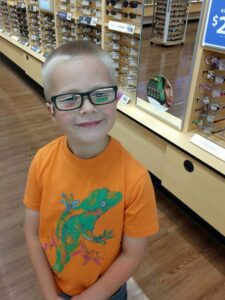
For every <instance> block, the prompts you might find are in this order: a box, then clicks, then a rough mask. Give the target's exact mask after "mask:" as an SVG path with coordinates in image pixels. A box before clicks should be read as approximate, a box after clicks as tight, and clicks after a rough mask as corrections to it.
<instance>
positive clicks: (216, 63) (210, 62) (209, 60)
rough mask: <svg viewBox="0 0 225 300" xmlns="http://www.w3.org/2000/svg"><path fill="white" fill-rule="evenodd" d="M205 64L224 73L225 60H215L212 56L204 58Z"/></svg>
mask: <svg viewBox="0 0 225 300" xmlns="http://www.w3.org/2000/svg"><path fill="white" fill-rule="evenodd" d="M205 61H206V64H207V65H210V66H213V67H214V68H215V69H218V70H220V71H225V59H222V58H217V57H214V56H206V60H205Z"/></svg>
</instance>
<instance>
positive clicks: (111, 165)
mask: <svg viewBox="0 0 225 300" xmlns="http://www.w3.org/2000/svg"><path fill="white" fill-rule="evenodd" d="M43 78H44V91H45V96H46V99H47V104H46V105H47V108H48V111H49V113H50V116H51V118H52V120H53V122H55V123H56V124H57V125H58V126H59V127H60V128H61V129H62V131H63V132H64V133H65V136H62V137H60V138H58V139H56V140H54V141H53V142H51V143H49V144H48V145H46V146H45V147H43V148H41V149H40V150H39V151H38V152H37V154H36V155H35V157H34V159H33V161H32V163H31V166H30V170H29V174H28V179H27V186H26V190H25V196H24V203H25V206H26V212H25V236H26V241H27V246H28V251H29V255H30V258H31V262H32V264H33V266H34V270H35V272H36V275H37V278H38V281H39V284H40V287H41V290H42V293H43V296H44V299H46V300H62V299H72V300H106V299H116V300H123V299H127V291H126V284H125V282H126V281H127V280H128V278H129V277H131V276H132V275H133V273H134V272H135V270H136V269H137V267H138V266H139V265H140V263H141V261H142V259H143V255H144V252H145V249H146V245H147V240H148V236H150V235H152V234H154V233H156V232H157V230H158V222H157V216H156V206H155V198H154V192H153V188H152V184H151V181H150V178H149V174H148V172H147V170H145V169H144V168H143V167H142V166H141V165H140V164H139V163H138V162H137V161H136V160H135V159H134V158H133V157H132V156H131V155H130V154H129V153H128V152H127V151H126V150H125V149H124V148H123V147H122V146H121V144H120V143H119V142H118V141H116V140H115V139H114V138H112V137H110V136H109V135H108V133H109V131H110V130H111V128H112V127H113V125H114V122H115V118H116V104H117V86H116V81H115V75H114V69H113V64H112V61H111V58H110V56H109V55H108V54H107V53H105V52H104V51H103V50H102V49H101V48H100V47H98V46H95V45H94V44H92V43H90V42H87V41H75V42H70V43H68V44H65V45H63V46H61V47H59V48H57V49H56V50H55V51H53V53H52V54H51V55H50V56H49V57H48V58H47V60H46V62H45V64H44V67H43Z"/></svg>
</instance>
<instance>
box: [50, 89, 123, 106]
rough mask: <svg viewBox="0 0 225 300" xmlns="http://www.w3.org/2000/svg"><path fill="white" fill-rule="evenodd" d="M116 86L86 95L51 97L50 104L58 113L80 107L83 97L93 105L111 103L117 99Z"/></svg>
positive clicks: (69, 94) (74, 94)
mask: <svg viewBox="0 0 225 300" xmlns="http://www.w3.org/2000/svg"><path fill="white" fill-rule="evenodd" d="M117 90H118V87H117V86H110V87H104V88H99V89H95V90H92V91H89V92H86V93H66V94H61V95H56V96H52V97H51V102H52V103H53V104H54V106H55V107H56V109H58V110H60V111H70V110H74V109H78V108H80V107H82V105H83V103H84V100H85V99H84V97H85V96H86V97H88V99H89V101H90V102H91V103H92V104H93V105H105V104H109V103H112V102H114V101H115V100H116V97H117Z"/></svg>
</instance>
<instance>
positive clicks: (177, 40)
mask: <svg viewBox="0 0 225 300" xmlns="http://www.w3.org/2000/svg"><path fill="white" fill-rule="evenodd" d="M188 5H189V1H188V0H169V1H167V0H155V1H154V10H153V24H152V31H151V40H150V41H151V43H155V44H163V45H175V44H182V43H184V40H185V34H186V28H187V21H188Z"/></svg>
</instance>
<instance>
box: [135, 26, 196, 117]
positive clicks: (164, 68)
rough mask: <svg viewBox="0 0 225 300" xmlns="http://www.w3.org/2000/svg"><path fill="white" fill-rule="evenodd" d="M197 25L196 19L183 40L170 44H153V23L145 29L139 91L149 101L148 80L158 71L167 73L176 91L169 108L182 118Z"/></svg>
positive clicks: (165, 74) (140, 96) (139, 95)
mask: <svg viewBox="0 0 225 300" xmlns="http://www.w3.org/2000/svg"><path fill="white" fill-rule="evenodd" d="M197 28H198V22H197V21H195V22H190V23H188V25H187V32H186V38H185V42H184V44H183V45H175V46H169V47H165V46H161V45H156V44H152V45H151V44H150V37H151V27H150V26H148V27H143V31H142V45H141V56H140V67H139V76H138V89H137V95H138V97H139V98H141V99H144V100H146V101H148V100H147V84H148V81H149V79H150V78H152V77H153V76H154V75H156V74H161V75H163V76H165V77H166V78H167V79H168V80H169V81H170V83H171V85H172V87H173V91H174V101H173V105H172V106H171V107H170V108H169V110H168V112H169V113H171V114H172V115H174V116H176V117H178V118H181V119H182V118H183V116H184V113H185V108H186V101H187V96H188V87H189V79H190V72H191V67H192V58H193V52H194V45H195V40H196V33H197Z"/></svg>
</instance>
